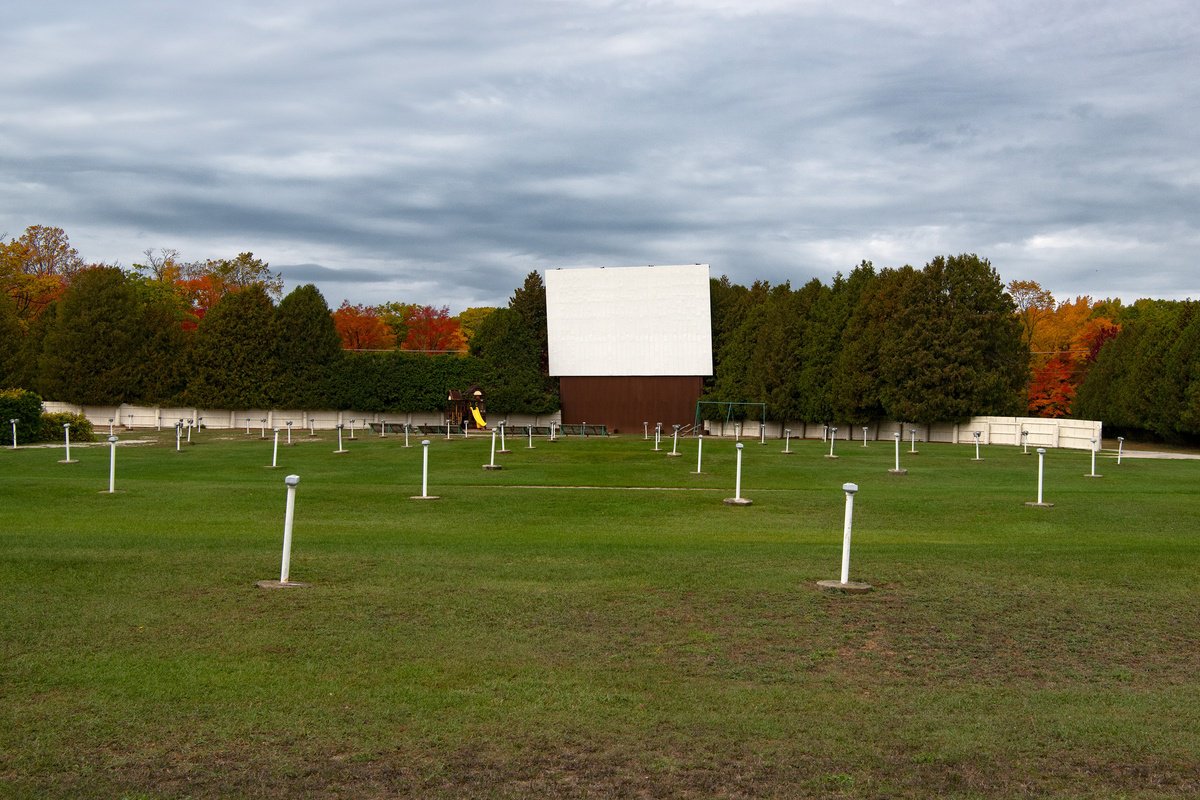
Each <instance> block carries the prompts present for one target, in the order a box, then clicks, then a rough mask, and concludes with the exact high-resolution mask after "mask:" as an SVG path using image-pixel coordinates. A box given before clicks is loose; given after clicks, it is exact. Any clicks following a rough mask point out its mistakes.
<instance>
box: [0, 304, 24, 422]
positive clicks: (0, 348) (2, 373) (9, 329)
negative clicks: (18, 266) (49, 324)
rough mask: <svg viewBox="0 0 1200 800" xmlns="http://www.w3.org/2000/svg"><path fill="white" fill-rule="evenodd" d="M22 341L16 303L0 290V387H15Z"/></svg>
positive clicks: (22, 336) (22, 335)
mask: <svg viewBox="0 0 1200 800" xmlns="http://www.w3.org/2000/svg"><path fill="white" fill-rule="evenodd" d="M24 341H25V336H24V334H23V333H22V331H21V321H20V318H19V317H18V316H17V305H16V303H14V302H13V301H12V298H11V297H9V296H8V292H5V291H2V290H0V389H5V388H16V386H17V384H16V383H15V382H14V381H15V380H16V377H17V366H18V363H19V359H20V352H21V345H22V344H24ZM0 422H3V420H0ZM10 435H11V434H10Z"/></svg>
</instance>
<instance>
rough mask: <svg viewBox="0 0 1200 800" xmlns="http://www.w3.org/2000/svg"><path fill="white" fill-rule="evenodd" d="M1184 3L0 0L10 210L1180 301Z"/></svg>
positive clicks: (349, 284)
mask: <svg viewBox="0 0 1200 800" xmlns="http://www.w3.org/2000/svg"><path fill="white" fill-rule="evenodd" d="M1198 9H1200V4H1197V3H1196V2H1195V0H1178V2H1176V1H1175V0H1145V1H1144V2H1137V3H1130V2H1128V0H1121V1H1120V2H1072V1H1071V0H1053V2H1047V0H1036V1H1027V0H1007V1H1006V0H996V1H995V2H991V1H989V0H979V1H977V2H972V1H971V0H962V1H961V2H945V0H928V1H926V0H916V1H914V2H905V1H904V0H895V2H867V1H865V0H836V2H824V1H823V0H813V1H812V2H799V1H793V2H784V1H783V0H778V1H775V0H698V1H692V2H682V0H680V2H671V0H658V1H654V0H629V1H628V2H601V1H600V0H594V1H593V0H555V1H553V2H551V1H546V2H526V1H524V0H512V2H503V3H497V2H493V0H457V1H456V0H449V1H447V0H440V1H437V0H412V1H411V2H403V1H402V0H401V1H398V0H380V2H369V1H368V0H339V2H337V3H333V2H329V3H319V2H313V0H288V1H287V2H254V3H247V2H243V1H242V0H238V2H228V1H227V0H206V1H205V2H202V3H173V2H157V1H156V0H142V2H135V1H134V0H106V2H94V0H88V1H87V2H54V0H49V1H48V2H45V1H44V2H41V3H18V4H10V6H9V7H8V8H7V9H6V11H5V18H4V21H3V22H2V23H0V63H3V68H2V69H0V98H2V102H0V233H3V234H6V236H7V237H8V238H12V237H16V236H19V235H20V234H21V232H22V231H23V230H24V229H25V227H26V226H28V225H32V224H42V225H52V226H58V227H61V228H63V229H64V230H66V232H67V234H68V235H69V236H70V238H71V241H72V243H73V244H74V245H75V246H76V247H77V248H78V249H79V251H80V254H81V255H82V256H83V257H84V258H85V259H86V260H88V261H104V262H110V263H112V262H117V263H120V264H121V265H123V266H130V265H132V264H133V263H135V262H138V261H141V260H143V259H142V253H143V251H145V250H146V249H147V248H152V249H155V250H157V249H159V248H175V249H177V250H179V251H180V253H181V255H182V256H183V257H184V258H185V259H188V260H196V259H204V258H220V257H228V256H233V255H236V254H237V253H239V252H242V251H247V250H248V251H252V252H253V253H254V254H255V255H256V256H258V257H260V258H263V259H265V260H267V261H268V262H270V264H271V267H272V268H273V269H276V270H279V271H281V272H282V273H283V276H284V278H285V279H286V281H287V286H288V288H291V287H292V286H295V285H297V284H299V283H307V282H314V283H316V284H317V285H318V287H319V288H320V289H321V290H322V292H323V293H324V294H325V297H326V300H327V301H328V302H329V304H330V305H331V306H334V307H336V306H337V305H338V304H340V303H341V301H342V300H343V299H349V300H350V301H351V302H356V303H358V302H362V303H376V302H383V301H386V300H401V301H405V302H416V303H422V304H432V305H448V306H450V308H451V311H453V312H457V311H460V310H461V309H463V308H465V307H468V306H473V305H502V304H504V303H505V302H507V298H508V296H509V295H510V294H511V293H512V290H513V289H514V288H515V287H516V286H518V285H520V284H521V282H522V281H523V279H524V276H525V275H526V274H527V273H528V272H529V271H530V270H533V269H546V268H553V267H558V266H564V267H565V266H599V265H609V266H622V265H637V264H689V263H694V262H703V263H709V264H711V265H712V271H713V275H714V276H718V275H721V274H727V275H728V276H729V277H730V278H731V279H732V280H734V281H735V282H739V283H749V282H751V281H753V280H755V279H759V278H761V279H766V280H769V281H771V282H772V283H776V282H781V281H784V280H791V281H792V283H793V285H798V284H802V283H804V282H806V281H807V280H809V279H810V278H813V277H816V278H819V279H821V280H822V281H825V282H828V281H829V280H830V279H831V278H832V277H833V275H834V274H835V273H836V272H838V271H842V272H847V271H849V270H850V269H852V268H853V267H854V266H855V265H856V264H857V263H858V262H859V261H861V260H863V259H866V260H869V261H872V262H874V264H875V265H876V266H877V267H892V266H900V265H903V264H906V263H908V264H912V265H914V266H920V265H922V264H924V263H926V262H927V261H929V260H930V259H931V258H932V257H934V256H936V255H939V254H951V253H960V252H974V253H978V254H979V255H981V256H984V257H986V258H988V259H990V260H991V262H992V264H993V265H994V266H995V267H996V269H997V270H998V271H999V273H1000V276H1001V278H1002V279H1003V280H1004V281H1005V282H1007V281H1009V280H1012V279H1031V280H1036V281H1039V282H1040V283H1041V284H1042V285H1043V287H1045V288H1047V289H1050V290H1051V291H1053V292H1054V294H1055V296H1056V297H1057V298H1058V299H1060V300H1061V299H1069V298H1071V297H1073V296H1074V295H1076V294H1090V295H1092V296H1094V297H1106V296H1120V297H1123V298H1125V299H1126V300H1133V299H1136V298H1137V297H1146V296H1149V297H1160V298H1175V299H1183V298H1186V297H1192V298H1200V268H1198V267H1197V264H1196V260H1197V253H1200V203H1198V201H1197V199H1198V196H1200V147H1198V144H1200V11H1198Z"/></svg>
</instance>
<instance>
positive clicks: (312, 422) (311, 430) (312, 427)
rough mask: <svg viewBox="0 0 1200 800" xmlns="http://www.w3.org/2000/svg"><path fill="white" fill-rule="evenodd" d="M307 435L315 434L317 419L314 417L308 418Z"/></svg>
mask: <svg viewBox="0 0 1200 800" xmlns="http://www.w3.org/2000/svg"><path fill="white" fill-rule="evenodd" d="M308 435H309V436H316V435H317V421H316V420H315V419H313V418H312V417H309V418H308Z"/></svg>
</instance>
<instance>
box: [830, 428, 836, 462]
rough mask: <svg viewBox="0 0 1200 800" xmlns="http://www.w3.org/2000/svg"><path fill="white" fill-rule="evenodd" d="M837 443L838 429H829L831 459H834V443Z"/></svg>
mask: <svg viewBox="0 0 1200 800" xmlns="http://www.w3.org/2000/svg"><path fill="white" fill-rule="evenodd" d="M836 441H837V428H830V429H829V457H830V458H833V443H834V442H836Z"/></svg>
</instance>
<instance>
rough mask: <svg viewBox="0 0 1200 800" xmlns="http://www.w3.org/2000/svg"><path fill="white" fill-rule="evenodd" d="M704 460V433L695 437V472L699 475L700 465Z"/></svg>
mask: <svg viewBox="0 0 1200 800" xmlns="http://www.w3.org/2000/svg"><path fill="white" fill-rule="evenodd" d="M703 461H704V434H700V435H699V436H697V437H696V474H697V475H699V474H700V472H701V470H700V465H701V463H702V462H703Z"/></svg>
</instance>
